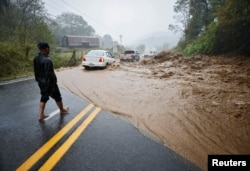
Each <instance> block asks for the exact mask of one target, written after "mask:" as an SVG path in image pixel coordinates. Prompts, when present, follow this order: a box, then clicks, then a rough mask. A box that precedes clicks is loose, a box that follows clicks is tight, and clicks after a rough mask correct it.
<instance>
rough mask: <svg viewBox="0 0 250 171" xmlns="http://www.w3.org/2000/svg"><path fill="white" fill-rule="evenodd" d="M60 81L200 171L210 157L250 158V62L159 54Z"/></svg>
mask: <svg viewBox="0 0 250 171" xmlns="http://www.w3.org/2000/svg"><path fill="white" fill-rule="evenodd" d="M56 74H57V77H58V83H59V85H60V86H62V87H65V88H67V89H68V90H70V91H71V92H73V93H75V94H77V95H78V96H80V97H82V98H85V99H86V98H87V99H88V100H89V101H90V102H92V103H94V104H96V105H98V106H100V107H102V108H103V109H105V110H109V111H112V112H114V113H116V114H119V115H121V116H124V117H127V118H129V119H130V120H131V121H132V123H133V124H134V125H135V126H136V127H137V128H138V129H139V130H141V131H142V132H144V133H150V134H152V135H154V136H155V137H157V138H158V139H160V140H161V141H162V142H163V143H164V144H165V145H166V146H167V147H169V148H171V149H172V150H174V151H175V152H177V153H178V154H180V155H181V156H183V157H185V158H187V159H188V160H190V161H191V162H194V163H195V164H196V165H198V166H199V167H200V168H201V169H203V170H206V169H207V155H208V154H250V144H249V142H250V58H246V57H239V56H237V57H234V56H211V57H208V56H199V55H197V56H193V57H190V58H185V57H183V56H182V55H178V54H172V53H170V52H162V53H160V54H158V55H157V56H156V57H154V58H152V59H147V60H142V61H140V62H138V63H119V62H117V63H115V64H114V65H111V66H109V68H107V69H105V70H90V71H88V70H85V69H83V68H82V67H81V66H79V67H77V68H71V69H66V70H60V71H58V72H57V73H56Z"/></svg>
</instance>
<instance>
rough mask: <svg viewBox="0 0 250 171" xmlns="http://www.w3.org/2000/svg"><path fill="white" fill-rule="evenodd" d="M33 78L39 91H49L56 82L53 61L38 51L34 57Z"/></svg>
mask: <svg viewBox="0 0 250 171" xmlns="http://www.w3.org/2000/svg"><path fill="white" fill-rule="evenodd" d="M34 72H35V79H36V81H37V82H38V85H39V87H40V88H41V91H44V92H47V93H51V91H52V90H53V88H54V86H55V85H56V83H57V78H56V75H55V72H54V68H53V63H52V61H51V59H50V57H49V56H48V55H46V54H42V53H39V54H38V55H37V56H36V57H35V59H34Z"/></svg>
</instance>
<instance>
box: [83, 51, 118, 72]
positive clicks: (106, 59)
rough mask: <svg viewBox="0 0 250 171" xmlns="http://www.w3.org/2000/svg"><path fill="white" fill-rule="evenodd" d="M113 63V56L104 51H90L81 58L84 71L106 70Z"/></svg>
mask: <svg viewBox="0 0 250 171" xmlns="http://www.w3.org/2000/svg"><path fill="white" fill-rule="evenodd" d="M113 62H115V59H114V56H113V55H112V54H111V53H110V52H109V51H106V50H91V51H89V52H88V53H87V54H86V55H84V56H83V57H82V66H83V67H85V68H86V69H89V68H94V67H99V68H106V67H107V66H108V65H109V64H111V63H113Z"/></svg>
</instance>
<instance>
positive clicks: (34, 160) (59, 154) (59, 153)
mask: <svg viewBox="0 0 250 171" xmlns="http://www.w3.org/2000/svg"><path fill="white" fill-rule="evenodd" d="M93 106H94V105H93V104H90V105H88V106H87V107H86V108H85V109H84V110H83V111H82V112H81V113H79V114H78V115H77V116H76V117H75V118H74V119H72V120H71V121H70V122H69V123H68V124H67V125H66V126H65V127H63V128H62V129H61V130H60V131H59V132H58V133H57V134H56V135H54V136H53V137H52V138H51V139H50V140H49V141H47V142H46V143H45V144H44V145H43V146H42V147H41V148H40V149H38V150H37V151H36V152H35V153H34V154H33V155H32V156H30V157H29V158H28V159H27V160H26V161H25V162H24V163H23V164H22V165H21V166H19V167H18V168H17V171H24V170H29V169H30V168H31V167H32V166H33V165H34V164H35V163H37V161H38V160H39V159H41V158H42V157H43V156H44V155H45V154H46V153H47V152H48V151H49V150H50V149H51V148H52V147H53V146H54V145H55V144H56V143H57V142H58V141H59V140H60V139H61V138H62V137H63V136H64V135H65V134H66V133H67V132H68V131H69V130H70V129H71V128H72V127H73V126H74V125H75V124H76V123H77V122H78V121H79V120H80V119H81V118H82V117H83V116H84V115H85V114H86V113H88V112H89V111H90V110H91V109H92V108H93ZM100 111H101V108H99V107H96V109H95V110H94V111H93V112H92V113H91V114H90V115H89V116H88V118H87V119H85V120H84V121H83V122H82V124H81V125H80V126H79V127H78V128H77V129H76V130H75V131H74V132H73V133H72V134H71V136H70V137H69V138H68V139H67V140H66V141H65V142H64V144H63V145H62V146H60V147H59V148H58V150H57V151H56V152H55V153H54V154H52V155H51V156H50V158H49V159H48V160H47V161H46V162H45V163H44V165H43V166H42V167H41V168H40V169H39V170H40V171H43V170H46V171H47V170H51V169H52V168H53V167H54V166H55V165H56V163H57V162H58V161H59V160H60V159H61V158H62V157H63V155H64V154H65V153H66V152H67V150H68V149H69V148H70V147H71V146H72V144H73V143H74V142H75V141H76V140H77V138H78V137H79V136H80V135H81V133H82V132H83V131H84V130H85V128H86V127H87V126H88V125H89V123H90V122H91V121H92V120H93V119H94V118H95V117H96V115H97V114H98V113H99V112H100Z"/></svg>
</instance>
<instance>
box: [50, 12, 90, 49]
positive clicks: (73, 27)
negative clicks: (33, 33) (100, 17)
mask: <svg viewBox="0 0 250 171" xmlns="http://www.w3.org/2000/svg"><path fill="white" fill-rule="evenodd" d="M50 28H51V30H52V32H53V34H54V38H55V40H56V43H57V44H61V43H62V37H63V36H65V35H78V36H93V35H94V34H95V30H94V28H93V27H92V26H90V25H88V23H87V22H86V21H85V20H84V19H83V18H82V16H80V15H76V14H74V13H63V14H61V15H59V16H57V17H56V19H55V20H54V21H50Z"/></svg>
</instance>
